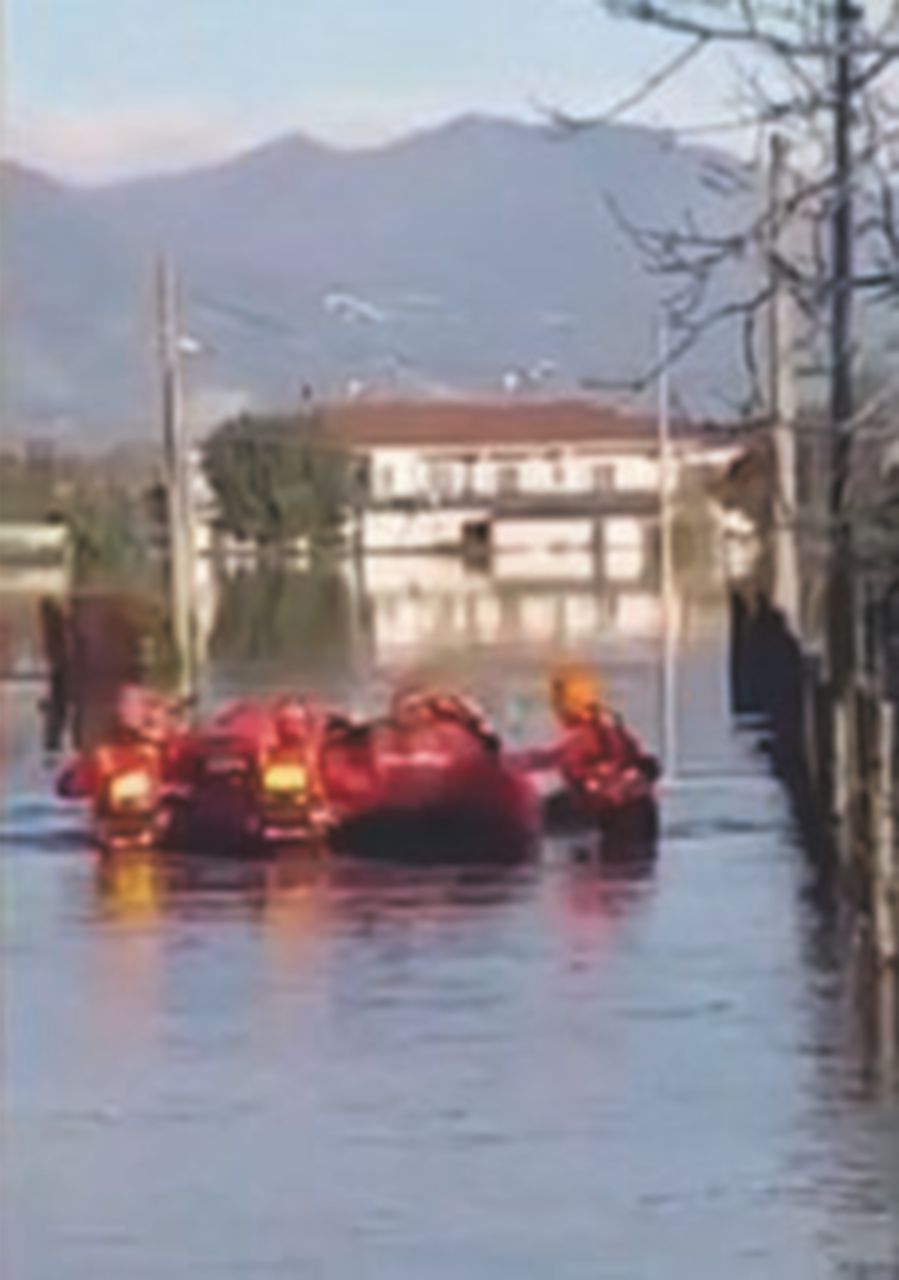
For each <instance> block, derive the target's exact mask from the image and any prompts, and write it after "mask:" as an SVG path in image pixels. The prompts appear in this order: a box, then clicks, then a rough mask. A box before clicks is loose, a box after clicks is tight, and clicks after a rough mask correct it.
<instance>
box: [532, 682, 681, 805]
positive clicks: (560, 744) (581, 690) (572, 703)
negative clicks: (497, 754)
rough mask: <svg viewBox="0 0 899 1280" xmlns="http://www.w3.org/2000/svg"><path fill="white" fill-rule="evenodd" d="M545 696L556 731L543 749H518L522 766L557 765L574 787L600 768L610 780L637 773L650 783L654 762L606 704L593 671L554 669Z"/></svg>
mask: <svg viewBox="0 0 899 1280" xmlns="http://www.w3.org/2000/svg"><path fill="white" fill-rule="evenodd" d="M550 700H551V702H552V707H553V711H554V712H555V716H556V719H557V721H558V722H559V725H560V727H561V729H562V734H561V736H560V737H559V738H558V739H557V740H556V741H555V742H554V743H552V744H550V745H549V746H547V747H537V748H535V749H532V750H530V751H525V752H524V753H522V755H521V756H519V757H518V762H519V763H520V764H521V766H522V767H524V768H526V769H532V770H541V769H558V770H559V772H560V773H561V774H562V777H563V779H564V780H565V781H566V782H567V783H568V784H569V785H570V786H572V787H574V788H575V789H580V788H582V787H583V786H584V785H585V784H586V783H587V781H588V780H589V779H591V778H594V777H596V776H597V775H598V774H599V773H600V772H601V773H602V775H603V776H604V777H606V778H607V779H608V780H609V782H610V784H614V783H615V782H617V781H618V780H619V779H620V780H626V779H628V777H633V776H635V775H637V774H639V775H640V776H642V777H643V778H644V779H645V778H648V779H649V780H651V781H652V780H654V779H655V778H656V777H658V773H659V766H658V762H657V761H656V760H655V759H654V757H652V756H650V755H649V754H648V753H647V752H646V750H645V748H644V747H643V745H642V743H641V742H640V741H639V739H638V738H637V737H636V735H635V734H633V733H632V732H631V731H630V730H629V729H628V728H627V727H626V725H625V724H624V721H623V720H622V719H621V717H620V716H619V715H617V714H616V713H615V712H614V711H612V710H611V708H610V707H609V706H608V705H607V703H606V699H605V694H604V690H603V686H602V682H601V680H600V678H599V676H598V675H597V674H596V673H595V672H593V671H591V670H589V669H588V668H586V667H581V666H568V667H563V668H560V669H558V670H556V671H554V672H553V674H552V676H551V677H550Z"/></svg>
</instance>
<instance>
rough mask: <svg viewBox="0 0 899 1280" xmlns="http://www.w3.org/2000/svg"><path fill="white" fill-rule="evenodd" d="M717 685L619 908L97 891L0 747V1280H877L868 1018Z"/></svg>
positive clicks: (772, 795) (554, 876)
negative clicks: (4, 771) (653, 840)
mask: <svg viewBox="0 0 899 1280" xmlns="http://www.w3.org/2000/svg"><path fill="white" fill-rule="evenodd" d="M719 677H720V653H719V652H718V651H717V649H716V648H715V646H714V645H712V646H711V647H710V646H709V645H708V644H705V643H701V644H697V645H696V646H695V647H694V648H693V649H692V650H690V651H689V653H688V655H687V658H686V659H685V663H684V692H683V697H684V699H685V706H686V708H687V709H686V710H685V711H684V713H683V718H684V721H685V725H684V758H683V764H684V772H685V774H686V775H688V776H685V778H684V779H683V780H682V781H680V782H675V783H674V784H672V785H671V786H670V787H669V788H668V790H667V791H666V794H665V800H664V838H663V844H662V849H661V857H660V861H659V864H658V867H657V869H656V871H655V873H654V874H653V875H652V876H649V877H644V878H631V879H628V878H622V877H621V875H620V874H619V875H618V876H615V875H613V874H611V873H608V872H607V873H604V872H603V871H602V870H601V869H599V868H598V867H596V866H595V865H593V864H592V863H589V862H586V863H585V862H580V861H578V860H577V859H576V858H575V857H573V856H572V849H571V848H570V847H566V846H564V845H561V844H559V845H552V846H547V848H546V849H545V850H544V852H543V856H542V859H541V861H540V862H539V864H537V865H535V866H533V867H530V868H525V869H520V870H517V871H513V872H505V873H502V874H491V873H489V872H486V871H484V872H468V873H466V874H462V873H458V872H456V873H454V872H452V871H448V870H445V869H444V870H440V869H432V870H429V871H427V872H413V871H410V870H408V869H402V868H389V867H379V868H372V867H366V866H360V865H358V864H357V865H353V864H351V863H330V864H323V863H318V864H316V863H310V862H309V861H305V862H302V861H294V862H290V861H283V862H281V863H277V864H273V865H271V866H268V867H261V866H257V867H241V866H236V865H233V864H230V865H229V864H221V863H216V862H214V861H210V862H204V863H200V862H193V863H190V862H188V863H181V864H173V865H169V866H167V867H162V868H160V867H158V866H157V867H155V868H154V866H153V864H151V863H149V862H147V861H141V860H137V861H133V860H132V861H130V862H129V861H121V862H119V863H117V864H116V865H115V866H113V867H106V868H104V867H102V866H100V865H99V864H98V862H97V860H96V859H95V857H94V855H92V854H91V853H90V852H89V851H88V849H87V847H86V845H85V843H84V840H83V837H82V835H81V834H80V828H79V817H78V815H77V814H72V813H71V812H69V811H66V810H64V809H62V808H60V807H58V806H57V805H56V804H55V803H54V802H53V801H52V800H49V799H48V798H47V790H46V779H45V778H44V776H43V774H42V770H41V765H40V762H39V760H38V759H37V757H36V755H35V754H34V753H30V752H29V751H28V750H27V749H26V748H25V747H24V746H23V745H22V743H23V742H25V741H26V740H27V733H26V731H25V729H22V730H21V733H20V734H19V736H17V735H16V732H15V730H14V732H13V733H12V735H11V741H12V744H13V760H12V764H11V765H10V770H9V777H10V779H11V781H10V785H9V793H8V796H7V814H6V819H5V822H6V837H5V841H4V871H3V880H4V889H5V904H4V915H5V934H4V940H3V958H4V1031H5V1035H4V1058H5V1068H6V1069H5V1081H4V1093H5V1102H6V1108H5V1109H6V1112H7V1115H6V1121H5V1125H4V1127H5V1130H6V1136H5V1140H4V1150H3V1162H4V1183H5V1191H4V1205H5V1209H4V1214H5V1219H6V1220H5V1223H4V1231H3V1244H2V1251H3V1253H5V1259H4V1261H5V1271H4V1273H3V1274H4V1275H8V1276H10V1277H11V1278H12V1280H82V1278H84V1280H87V1278H90V1280H181V1278H182V1277H184V1278H186V1277H194V1276H209V1277H231V1276H235V1277H236V1276H240V1277H247V1278H252V1280H256V1278H257V1277H259V1278H261V1277H274V1276H285V1277H286V1276H291V1277H319V1276H321V1277H341V1278H342V1277H352V1278H353V1280H355V1278H356V1277H373V1278H377V1280H381V1278H382V1277H383V1278H384V1280H394V1278H397V1280H405V1278H406V1277H408V1278H409V1280H413V1278H414V1280H418V1278H420V1277H425V1278H430V1277H435V1278H436V1280H442V1278H443V1277H447V1278H449V1277H452V1278H453V1280H456V1278H458V1280H463V1278H464V1280H480V1278H481V1277H483V1278H485V1280H486V1278H488V1277H489V1278H491V1280H492V1278H494V1277H495V1278H501V1277H510V1278H511V1277H515V1280H521V1278H522V1277H534V1278H535V1280H536V1278H537V1277H540V1278H543V1277H548V1276H552V1277H556V1278H557V1280H580V1277H584V1278H585V1280H586V1278H587V1277H590V1278H591V1280H592V1278H595V1277H601V1278H602V1280H654V1278H655V1277H659V1280H680V1278H681V1277H684V1278H686V1277H694V1276H718V1275H727V1276H728V1277H729V1280H743V1278H744V1277H747V1278H748V1277H753V1278H755V1277H767V1278H771V1280H781V1278H782V1280H819V1278H821V1280H828V1278H830V1277H835V1278H836V1277H865V1278H866V1280H874V1278H875V1277H876V1278H877V1280H887V1278H888V1277H894V1276H895V1275H899V1227H897V1219H896V1214H897V1199H899V1191H897V1180H899V1091H897V1083H896V1067H895V1060H894V1058H892V1057H891V1053H890V1040H889V1037H888V1036H887V1035H886V1034H885V1032H884V1024H885V1022H886V1021H887V1019H886V1018H885V1016H884V1015H883V1014H882V1013H881V1016H880V1018H879V1019H878V1017H877V1016H876V1014H875V1011H874V1010H872V1009H870V1008H868V1007H866V1005H865V1004H864V1002H862V1001H861V1000H860V998H859V993H858V987H859V982H858V979H857V968H856V967H855V966H854V964H853V962H852V949H851V945H850V941H849V940H847V939H846V938H845V937H844V936H843V931H842V929H841V927H840V926H839V925H838V924H837V923H836V922H835V921H833V920H832V919H831V918H830V917H829V916H828V915H827V914H826V913H824V912H823V911H822V909H821V908H820V906H819V905H818V904H817V903H816V902H815V900H814V899H813V897H812V895H810V893H809V891H808V884H809V882H808V875H807V870H806V867H805V864H804V861H803V858H802V855H801V852H800V850H799V849H798V847H797V845H796V842H795V839H794V836H793V834H792V826H791V821H790V815H789V810H788V806H787V803H786V801H785V799H784V797H783V795H782V794H781V792H780V790H779V788H778V785H777V784H776V783H775V782H774V781H772V780H771V779H769V778H768V776H767V774H766V771H765V766H764V762H763V761H761V760H760V759H759V758H758V757H757V756H756V755H755V754H754V753H753V751H752V750H751V745H750V744H749V743H748V742H746V741H744V740H741V739H740V738H739V737H738V736H736V735H735V734H734V733H733V732H732V731H731V730H730V728H729V726H728V724H727V721H726V717H725V715H724V713H723V710H722V706H721V699H720V696H719V685H720V678H719ZM505 678H507V679H511V678H512V677H511V676H508V675H507V676H506V677H505ZM640 686H641V681H640V680H639V679H635V680H634V681H633V682H632V684H628V683H627V682H626V681H625V682H624V683H623V685H622V689H623V691H624V692H623V698H624V700H625V702H627V701H628V700H629V699H630V700H631V701H632V702H633V706H634V708H636V710H635V711H634V714H635V716H636V718H637V719H638V720H639V718H640V714H641V712H640V706H641V703H640V696H639V692H640ZM628 690H630V692H628ZM29 697H31V695H22V696H21V697H19V696H18V695H17V696H16V697H15V698H13V699H12V700H11V701H10V702H9V703H8V707H7V709H8V710H9V711H10V713H11V722H12V724H13V726H15V725H19V726H20V727H21V726H23V725H26V724H27V723H29V720H28V718H29V716H30V715H31V709H30V703H29V702H28V699H29ZM893 1043H894V1042H893Z"/></svg>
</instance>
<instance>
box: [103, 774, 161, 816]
mask: <svg viewBox="0 0 899 1280" xmlns="http://www.w3.org/2000/svg"><path fill="white" fill-rule="evenodd" d="M154 798H155V797H154V788H153V779H152V777H151V776H150V774H149V773H144V772H142V771H141V770H137V769H135V770H133V771H132V772H131V773H120V774H118V775H117V776H116V777H114V778H113V779H112V780H111V782H110V784H109V802H110V804H111V805H112V806H113V807H114V808H116V809H138V808H148V807H149V806H151V805H152V804H153V801H154Z"/></svg>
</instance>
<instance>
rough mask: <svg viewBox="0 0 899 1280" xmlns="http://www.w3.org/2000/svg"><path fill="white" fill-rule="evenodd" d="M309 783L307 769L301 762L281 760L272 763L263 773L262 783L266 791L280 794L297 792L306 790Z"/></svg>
mask: <svg viewBox="0 0 899 1280" xmlns="http://www.w3.org/2000/svg"><path fill="white" fill-rule="evenodd" d="M306 783H307V773H306V769H305V768H304V766H303V765H301V764H296V763H294V762H290V763H288V762H286V761H281V762H279V763H278V764H270V765H267V766H266V768H265V772H264V773H263V775H262V785H263V786H264V787H265V790H266V791H270V792H275V793H277V794H279V795H284V794H296V793H297V792H301V791H305V790H306Z"/></svg>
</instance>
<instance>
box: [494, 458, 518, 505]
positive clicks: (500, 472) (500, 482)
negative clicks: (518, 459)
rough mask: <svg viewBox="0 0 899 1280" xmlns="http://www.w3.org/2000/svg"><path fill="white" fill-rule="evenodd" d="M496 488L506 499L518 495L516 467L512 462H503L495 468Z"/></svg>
mask: <svg viewBox="0 0 899 1280" xmlns="http://www.w3.org/2000/svg"><path fill="white" fill-rule="evenodd" d="M496 487H497V490H498V492H499V493H501V494H504V495H505V496H506V497H509V496H510V495H512V494H515V493H518V489H519V484H518V467H517V466H516V465H515V463H514V462H504V463H502V464H501V465H500V466H499V467H498V468H497V472H496Z"/></svg>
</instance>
